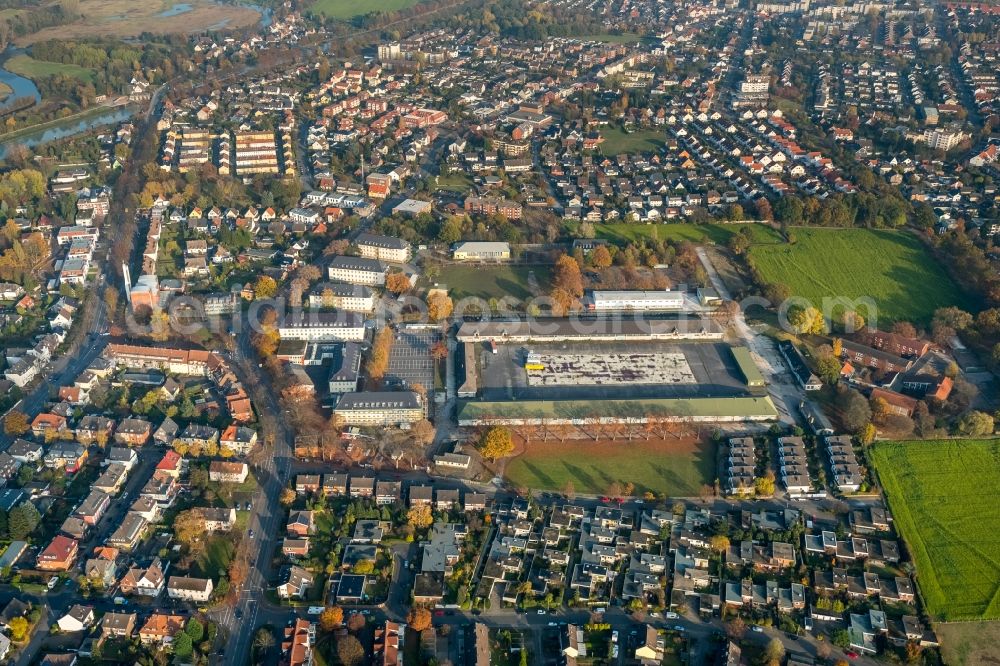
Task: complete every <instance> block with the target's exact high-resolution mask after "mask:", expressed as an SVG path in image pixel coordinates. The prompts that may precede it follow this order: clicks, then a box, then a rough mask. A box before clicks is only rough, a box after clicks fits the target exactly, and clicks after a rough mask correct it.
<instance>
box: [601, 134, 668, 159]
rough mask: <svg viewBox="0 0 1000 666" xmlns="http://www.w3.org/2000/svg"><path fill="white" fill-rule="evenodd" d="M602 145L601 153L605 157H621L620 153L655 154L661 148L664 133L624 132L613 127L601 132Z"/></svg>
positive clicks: (664, 136)
mask: <svg viewBox="0 0 1000 666" xmlns="http://www.w3.org/2000/svg"><path fill="white" fill-rule="evenodd" d="M601 136H603V137H604V143H602V144H601V146H600V148H601V152H602V153H604V154H605V155H621V154H622V153H628V154H633V153H655V152H659V150H660V149H661V148H663V141H664V139H665V138H666V133H665V132H664V131H663V130H635V131H633V132H626V131H625V130H623V129H621V128H619V127H615V128H612V129H609V130H607V131H603V132H601Z"/></svg>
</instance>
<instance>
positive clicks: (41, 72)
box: [4, 53, 94, 81]
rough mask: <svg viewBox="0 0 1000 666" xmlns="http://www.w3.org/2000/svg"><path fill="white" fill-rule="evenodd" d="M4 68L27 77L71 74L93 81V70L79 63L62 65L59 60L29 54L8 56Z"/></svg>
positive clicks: (77, 77) (37, 77) (83, 79)
mask: <svg viewBox="0 0 1000 666" xmlns="http://www.w3.org/2000/svg"><path fill="white" fill-rule="evenodd" d="M4 67H5V68H6V69H9V70H10V71H12V72H14V73H15V74H20V75H21V76H23V77H25V78H27V79H33V80H34V79H41V78H45V77H46V76H52V75H54V74H61V75H63V76H71V77H73V78H76V79H80V80H81V81H93V79H94V70H92V69H89V68H87V67H80V66H79V65H64V64H63V63H61V62H49V61H48V60H35V59H34V58H32V57H31V56H29V55H26V54H23V53H22V54H20V55H16V56H14V57H13V58H10V59H9V60H8V61H7V63H6V64H5V65H4Z"/></svg>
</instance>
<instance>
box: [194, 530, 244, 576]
mask: <svg viewBox="0 0 1000 666" xmlns="http://www.w3.org/2000/svg"><path fill="white" fill-rule="evenodd" d="M235 552H236V546H235V545H234V544H233V541H232V539H231V538H230V537H229V536H228V535H225V534H219V535H216V536H211V537H209V538H208V543H207V544H206V545H205V552H204V553H202V555H201V557H199V558H198V559H197V561H196V562H195V565H194V569H197V571H196V572H195V573H193V574H192V575H196V576H204V577H208V578H213V579H215V580H218V579H219V576H224V575H225V574H226V571H227V570H228V569H229V563H230V562H231V561H232V559H233V554H234V553H235Z"/></svg>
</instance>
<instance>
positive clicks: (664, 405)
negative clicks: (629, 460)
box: [458, 396, 778, 421]
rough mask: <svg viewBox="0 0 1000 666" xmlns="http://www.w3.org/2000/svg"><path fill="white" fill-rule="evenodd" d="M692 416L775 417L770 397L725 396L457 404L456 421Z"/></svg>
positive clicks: (775, 413) (702, 417)
mask: <svg viewBox="0 0 1000 666" xmlns="http://www.w3.org/2000/svg"><path fill="white" fill-rule="evenodd" d="M646 416H651V417H668V416H678V417H685V416H686V417H691V418H700V419H703V420H704V419H711V418H719V419H720V420H721V419H733V418H747V419H750V418H756V419H776V418H778V411H777V410H776V409H775V407H774V403H772V402H771V398H770V397H769V396H761V397H752V396H744V397H727V398H652V399H637V400H524V401H510V402H506V401H505V402H483V401H476V400H470V401H466V402H462V403H460V404H459V410H458V420H459V421H471V420H477V419H490V418H495V419H510V418H516V419H557V418H558V419H595V418H614V417H620V418H622V419H625V418H642V417H646Z"/></svg>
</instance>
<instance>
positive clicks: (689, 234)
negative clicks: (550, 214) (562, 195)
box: [594, 222, 780, 245]
mask: <svg viewBox="0 0 1000 666" xmlns="http://www.w3.org/2000/svg"><path fill="white" fill-rule="evenodd" d="M742 229H750V231H751V238H753V240H754V241H755V242H758V243H773V242H778V241H779V240H780V236H779V235H778V232H777V231H775V230H774V229H772V228H771V227H768V226H765V225H763V224H752V225H744V224H689V223H687V222H668V223H665V224H638V223H629V222H615V223H609V224H595V225H594V230H595V231H596V232H597V237H598V238H606V239H607V240H609V241H611V242H612V243H615V244H620V245H624V244H626V243H631V242H634V241H637V240H639V239H642V238H651V239H662V240H669V241H691V242H692V243H698V244H706V243H717V244H719V245H725V244H726V243H727V242H729V239H730V238H731V237H732V236H733V235H734V234H735V233H737V232H739V231H740V230H742Z"/></svg>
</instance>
